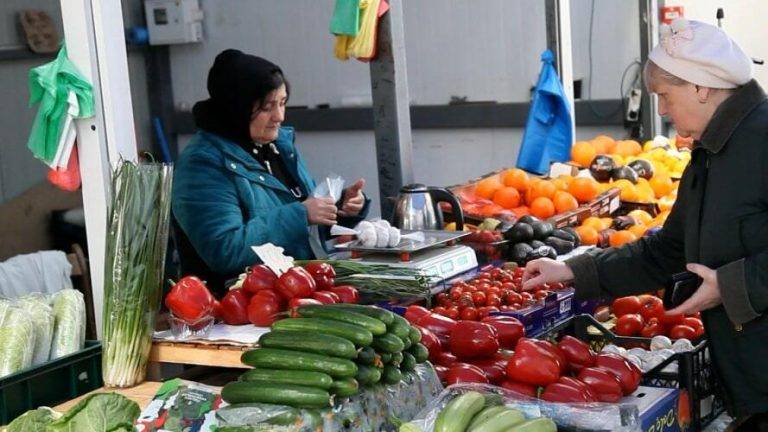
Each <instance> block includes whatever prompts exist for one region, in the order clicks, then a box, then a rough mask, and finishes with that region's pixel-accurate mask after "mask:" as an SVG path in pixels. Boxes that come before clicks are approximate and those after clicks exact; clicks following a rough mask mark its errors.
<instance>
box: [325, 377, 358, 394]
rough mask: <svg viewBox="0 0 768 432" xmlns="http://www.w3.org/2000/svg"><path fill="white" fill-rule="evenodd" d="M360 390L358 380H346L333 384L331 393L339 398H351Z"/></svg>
mask: <svg viewBox="0 0 768 432" xmlns="http://www.w3.org/2000/svg"><path fill="white" fill-rule="evenodd" d="M359 389H360V385H359V384H358V383H357V380H356V379H354V378H344V379H342V380H336V381H334V382H333V385H332V386H331V393H332V394H334V395H336V396H338V397H350V396H354V395H356V394H357V392H358V390H359Z"/></svg>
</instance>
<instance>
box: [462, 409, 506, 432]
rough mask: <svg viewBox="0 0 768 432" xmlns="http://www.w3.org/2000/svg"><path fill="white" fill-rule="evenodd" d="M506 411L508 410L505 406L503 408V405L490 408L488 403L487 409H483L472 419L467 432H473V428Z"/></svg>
mask: <svg viewBox="0 0 768 432" xmlns="http://www.w3.org/2000/svg"><path fill="white" fill-rule="evenodd" d="M506 410H507V408H506V407H504V406H501V405H495V406H488V404H487V403H486V407H485V408H483V410H482V411H480V412H479V413H477V415H476V416H474V417H473V418H472V421H471V422H470V423H469V426H467V432H469V431H471V430H472V428H474V427H477V426H478V425H479V424H481V423H483V422H484V421H486V420H488V419H489V418H491V417H493V416H495V415H496V414H499V413H502V412H504V411H506Z"/></svg>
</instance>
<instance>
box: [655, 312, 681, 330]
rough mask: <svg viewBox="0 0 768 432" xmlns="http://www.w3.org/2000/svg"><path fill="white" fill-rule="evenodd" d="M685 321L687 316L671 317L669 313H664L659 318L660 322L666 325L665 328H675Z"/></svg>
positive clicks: (675, 315) (676, 315) (677, 315)
mask: <svg viewBox="0 0 768 432" xmlns="http://www.w3.org/2000/svg"><path fill="white" fill-rule="evenodd" d="M683 319H685V316H684V315H683V314H674V315H670V314H668V313H664V314H663V315H661V316H660V317H659V322H660V323H662V324H664V325H665V326H670V327H671V326H674V325H678V324H683Z"/></svg>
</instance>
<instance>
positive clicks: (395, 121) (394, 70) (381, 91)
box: [370, 0, 413, 219]
mask: <svg viewBox="0 0 768 432" xmlns="http://www.w3.org/2000/svg"><path fill="white" fill-rule="evenodd" d="M389 3H390V5H389V6H390V7H389V12H387V13H386V14H385V15H384V16H383V17H382V19H381V21H380V22H379V29H378V36H377V47H376V49H377V53H378V54H377V56H376V59H374V60H373V61H371V66H370V69H371V89H372V96H373V128H374V133H375V136H376V160H377V164H378V167H379V199H380V201H381V216H382V218H384V219H387V218H389V217H390V215H391V214H392V209H393V207H394V202H393V201H392V200H391V199H390V197H396V196H397V195H398V194H399V191H400V188H401V187H402V186H403V185H406V184H409V183H413V163H412V159H413V151H412V139H411V113H410V98H409V97H408V76H407V72H406V66H405V34H404V31H403V2H402V0H391V1H390V2H389Z"/></svg>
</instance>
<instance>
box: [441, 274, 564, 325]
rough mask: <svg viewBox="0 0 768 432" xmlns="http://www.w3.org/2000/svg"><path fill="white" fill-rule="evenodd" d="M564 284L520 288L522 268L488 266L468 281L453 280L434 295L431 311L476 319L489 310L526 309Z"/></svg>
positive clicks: (459, 317)
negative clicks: (435, 302) (445, 289)
mask: <svg viewBox="0 0 768 432" xmlns="http://www.w3.org/2000/svg"><path fill="white" fill-rule="evenodd" d="M564 287H565V285H563V284H561V283H553V284H544V285H541V286H538V287H536V288H535V289H533V290H531V291H523V268H521V267H517V268H515V269H513V270H505V269H501V268H490V269H486V270H484V271H482V272H480V273H479V274H478V275H477V276H476V277H475V278H473V279H471V280H467V281H461V282H455V283H454V284H453V285H452V286H451V289H450V290H449V291H447V292H443V293H440V294H438V295H437V297H436V301H437V304H438V306H437V307H435V308H434V309H432V311H433V312H435V313H437V314H439V315H443V316H446V317H448V318H451V319H454V320H458V319H461V320H468V321H478V320H482V319H483V318H485V317H487V316H489V315H490V314H491V313H492V312H509V311H515V310H520V309H523V308H526V307H528V306H530V305H532V304H535V303H536V302H538V301H540V300H542V299H544V298H546V297H547V296H548V295H550V294H551V293H552V292H553V291H557V290H560V289H563V288H564Z"/></svg>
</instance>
